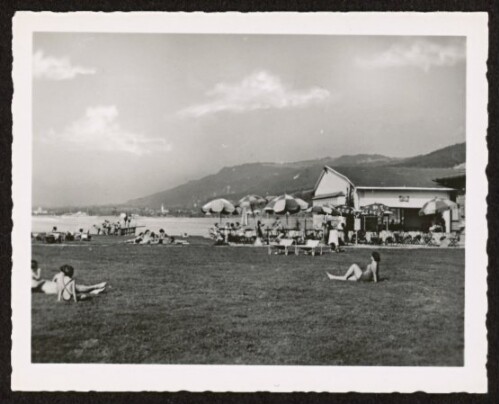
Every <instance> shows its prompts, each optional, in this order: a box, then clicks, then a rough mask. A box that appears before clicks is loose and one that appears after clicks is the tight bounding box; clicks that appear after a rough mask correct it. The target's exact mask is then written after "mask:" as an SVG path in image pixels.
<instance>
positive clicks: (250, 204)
mask: <svg viewBox="0 0 499 404" xmlns="http://www.w3.org/2000/svg"><path fill="white" fill-rule="evenodd" d="M266 203H267V200H266V199H265V198H264V197H263V196H259V195H254V194H253V195H246V196H245V197H243V198H241V199H239V202H238V203H237V206H238V207H239V208H242V209H243V211H244V213H243V215H247V211H248V210H250V211H251V213H252V215H253V217H255V208H257V207H259V206H263V205H264V204H266ZM247 221H248V220H247V216H246V220H245V222H246V223H245V225H248V223H247Z"/></svg>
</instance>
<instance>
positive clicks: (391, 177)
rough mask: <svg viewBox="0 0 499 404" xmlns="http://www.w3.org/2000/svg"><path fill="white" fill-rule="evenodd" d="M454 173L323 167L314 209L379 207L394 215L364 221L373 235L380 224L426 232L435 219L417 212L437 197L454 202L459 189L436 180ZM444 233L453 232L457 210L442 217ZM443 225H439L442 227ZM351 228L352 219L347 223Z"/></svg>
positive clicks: (456, 222) (409, 169)
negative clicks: (346, 205)
mask: <svg viewBox="0 0 499 404" xmlns="http://www.w3.org/2000/svg"><path fill="white" fill-rule="evenodd" d="M455 175H456V170H454V169H449V168H419V167H396V166H391V167H386V166H383V167H376V166H373V167H358V166H351V167H338V168H334V169H333V168H331V167H329V166H325V167H324V169H323V170H322V172H321V175H320V177H319V179H318V180H317V183H316V185H315V188H314V196H313V198H312V201H313V205H328V204H332V205H335V206H337V205H340V204H348V205H350V206H352V207H354V208H355V209H360V208H361V207H363V206H367V205H370V204H373V203H382V204H384V205H386V206H388V207H389V208H390V210H391V211H392V212H393V215H390V216H389V217H388V218H384V219H383V218H377V217H367V218H365V220H364V222H363V227H364V229H365V230H367V231H374V230H377V229H379V228H380V227H382V226H383V220H384V221H385V222H384V223H386V221H387V220H388V221H389V223H388V225H389V226H390V228H391V229H393V230H405V231H427V230H428V228H429V227H430V226H431V225H432V224H434V222H435V220H436V216H434V215H429V216H420V215H419V210H420V209H421V208H422V207H423V205H424V204H425V203H426V202H428V201H429V200H431V199H433V198H435V197H440V198H444V199H450V200H452V201H456V198H457V197H458V195H461V194H462V192H460V190H459V189H456V188H454V187H453V186H446V185H444V184H443V183H442V181H438V180H435V179H442V178H449V177H452V176H455ZM442 218H443V221H444V223H445V231H446V232H450V231H455V230H457V228H458V227H459V225H460V223H461V220H462V217H461V214H460V212H459V209H455V210H449V211H447V212H444V213H443V214H442ZM444 223H442V224H444ZM347 227H348V228H350V229H351V228H353V219H351V221H350V222H349V221H347Z"/></svg>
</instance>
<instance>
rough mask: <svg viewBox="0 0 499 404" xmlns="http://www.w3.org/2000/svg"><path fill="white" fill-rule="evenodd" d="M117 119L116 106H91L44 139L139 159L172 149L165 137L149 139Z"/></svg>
mask: <svg viewBox="0 0 499 404" xmlns="http://www.w3.org/2000/svg"><path fill="white" fill-rule="evenodd" d="M117 118H118V109H117V108H116V106H114V105H111V106H96V107H89V108H87V109H86V112H85V115H84V116H83V117H81V118H80V119H78V120H76V121H75V122H73V123H72V124H70V125H68V126H67V127H66V128H65V129H64V130H63V131H61V132H55V131H53V130H52V131H50V132H49V133H48V134H47V135H46V136H45V137H44V140H45V141H46V142H52V143H61V142H67V143H70V144H73V145H74V146H77V147H78V148H80V149H81V148H83V149H86V150H97V151H107V152H127V153H131V154H135V155H138V156H141V155H144V154H149V153H152V152H159V151H166V152H168V151H170V150H171V149H172V146H171V144H169V143H167V142H166V140H165V139H163V138H150V137H146V136H144V135H142V134H136V133H132V132H128V131H126V130H124V129H122V128H121V126H120V124H119V123H118V121H117Z"/></svg>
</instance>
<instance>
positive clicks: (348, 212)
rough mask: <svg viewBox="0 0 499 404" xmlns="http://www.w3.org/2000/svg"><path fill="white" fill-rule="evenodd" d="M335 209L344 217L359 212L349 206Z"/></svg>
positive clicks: (340, 206)
mask: <svg viewBox="0 0 499 404" xmlns="http://www.w3.org/2000/svg"><path fill="white" fill-rule="evenodd" d="M335 209H336V210H337V211H338V212H339V213H340V214H341V215H342V216H343V215H353V214H355V213H356V212H357V211H356V210H355V209H354V208H352V207H351V206H348V205H338V206H336V207H335Z"/></svg>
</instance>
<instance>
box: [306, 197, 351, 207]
mask: <svg viewBox="0 0 499 404" xmlns="http://www.w3.org/2000/svg"><path fill="white" fill-rule="evenodd" d="M345 202H346V196H344V195H342V196H334V197H330V198H323V199H314V200H313V201H312V205H313V206H325V205H334V206H338V205H344V204H345Z"/></svg>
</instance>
